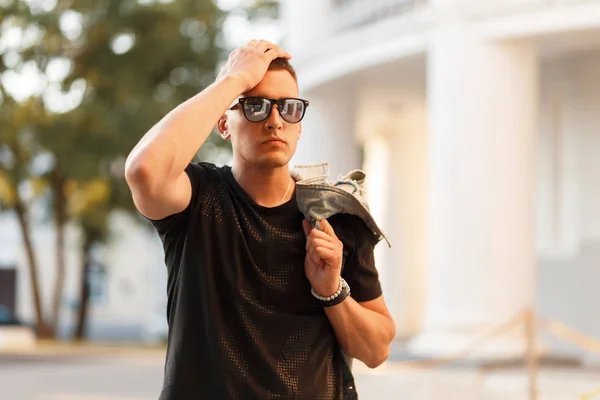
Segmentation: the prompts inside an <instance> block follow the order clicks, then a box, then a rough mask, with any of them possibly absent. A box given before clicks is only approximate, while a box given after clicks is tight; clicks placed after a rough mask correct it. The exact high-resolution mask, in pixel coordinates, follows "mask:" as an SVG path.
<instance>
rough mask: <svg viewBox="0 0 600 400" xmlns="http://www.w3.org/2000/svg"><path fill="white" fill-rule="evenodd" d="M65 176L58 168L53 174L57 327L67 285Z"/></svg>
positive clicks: (55, 317) (53, 307) (54, 303)
mask: <svg viewBox="0 0 600 400" xmlns="http://www.w3.org/2000/svg"><path fill="white" fill-rule="evenodd" d="M64 183H65V180H64V177H63V175H62V174H61V172H60V170H59V169H58V168H57V169H56V170H55V171H54V174H53V176H52V186H53V190H52V192H53V197H54V199H53V200H54V204H53V206H54V227H55V230H56V243H55V246H56V279H55V281H54V297H53V299H52V324H53V325H54V327H55V329H57V328H58V326H59V320H60V309H61V301H62V297H63V291H64V286H65V225H66V211H65V206H66V204H65V203H66V199H65V192H64Z"/></svg>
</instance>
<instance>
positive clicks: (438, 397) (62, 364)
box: [0, 343, 600, 400]
mask: <svg viewBox="0 0 600 400" xmlns="http://www.w3.org/2000/svg"><path fill="white" fill-rule="evenodd" d="M163 362H164V348H163V347H143V346H136V345H133V346H130V345H120V346H115V345H98V344H93V345H91V344H85V343H84V344H79V345H71V344H62V343H41V344H39V345H38V346H36V348H35V349H34V350H28V351H16V350H12V351H8V350H7V349H4V350H2V351H0V387H1V388H2V391H1V392H0V393H1V395H0V398H2V399H3V400H4V399H7V400H59V399H60V400H71V399H78V400H156V398H157V394H158V391H159V390H160V384H161V382H162V370H163ZM354 374H355V377H356V386H357V389H358V391H359V394H360V399H361V400H371V399H372V400H387V399H398V400H405V399H407V400H528V399H527V393H528V381H527V375H526V373H525V371H524V370H523V369H522V368H519V367H512V368H504V369H496V370H487V371H485V370H483V369H481V368H477V367H474V366H472V367H469V366H465V365H461V366H447V367H445V368H436V369H430V370H409V369H406V367H405V365H404V364H402V363H400V362H397V361H396V362H394V361H391V362H386V363H384V364H383V365H382V366H380V367H379V368H377V369H374V370H372V369H369V368H367V367H366V366H364V365H363V364H362V363H360V362H358V361H355V363H354ZM538 381H539V396H538V400H600V392H599V393H597V394H594V392H595V391H598V390H599V389H600V369H593V368H565V367H562V368H559V367H543V368H542V370H541V371H540V374H539V378H538ZM31 382H35V385H31ZM586 395H588V397H585V396H586Z"/></svg>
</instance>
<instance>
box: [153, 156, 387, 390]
mask: <svg viewBox="0 0 600 400" xmlns="http://www.w3.org/2000/svg"><path fill="white" fill-rule="evenodd" d="M186 173H187V174H188V176H189V177H190V180H191V184H192V198H191V201H190V204H189V206H188V207H187V208H186V209H185V210H184V211H182V212H180V213H178V214H175V215H171V216H169V217H167V218H165V219H162V220H160V221H152V223H153V225H154V226H155V227H156V229H157V231H158V233H159V235H160V238H161V240H162V242H163V247H164V251H165V263H166V265H167V269H168V287H167V293H168V303H167V321H168V324H169V338H168V348H167V357H166V363H165V376H164V383H163V389H162V393H161V396H160V400H187V399H190V400H191V399H193V400H198V399H261V400H264V399H310V400H319V399H323V400H325V399H326V400H331V399H340V398H342V368H343V365H344V364H343V363H344V359H343V356H342V353H341V350H340V348H339V345H338V343H337V340H336V337H335V335H334V332H333V329H332V327H331V325H330V323H329V320H328V319H327V316H326V315H325V312H324V310H323V308H322V306H321V305H320V304H319V302H318V300H316V299H315V298H313V297H312V295H311V292H310V283H309V281H308V279H307V278H306V275H305V273H304V257H305V254H306V251H305V244H306V238H305V235H304V233H303V230H302V220H303V218H304V217H303V215H302V213H301V212H300V211H299V209H298V205H297V203H296V199H295V195H294V196H293V197H292V199H291V200H290V201H288V202H286V203H285V204H282V205H280V206H277V207H273V208H267V207H262V206H260V205H257V204H256V203H254V202H253V201H252V200H251V199H250V197H249V196H248V195H247V194H246V193H245V192H244V191H243V189H242V188H241V187H240V186H239V184H238V183H237V181H236V180H235V178H234V177H233V175H232V173H231V168H230V167H227V166H225V167H216V166H214V165H213V164H209V163H198V164H190V165H189V166H188V167H187V168H186ZM329 221H330V223H331V225H332V226H333V228H334V229H335V232H336V234H337V236H338V237H339V238H340V240H341V241H342V242H343V244H344V257H343V259H344V269H343V272H342V276H343V277H344V279H346V281H347V282H348V284H349V286H350V288H351V293H352V294H351V295H352V297H353V298H354V299H355V300H356V301H359V302H360V301H368V300H373V299H375V298H377V297H379V296H380V295H381V286H380V284H379V278H378V274H377V270H376V269H375V266H374V261H373V247H374V244H375V243H374V240H373V238H372V236H371V234H370V232H369V230H368V228H367V227H366V225H365V224H364V223H363V221H362V220H361V219H360V218H358V217H355V216H351V215H347V214H340V215H336V216H333V217H331V218H330V219H329Z"/></svg>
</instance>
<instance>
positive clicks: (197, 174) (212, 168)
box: [185, 161, 231, 183]
mask: <svg viewBox="0 0 600 400" xmlns="http://www.w3.org/2000/svg"><path fill="white" fill-rule="evenodd" d="M230 171H231V167H230V166H228V165H223V166H220V167H219V166H217V165H215V164H214V163H211V162H206V161H197V162H191V163H189V164H188V166H187V167H186V169H185V172H186V173H187V174H188V176H189V178H190V180H191V181H192V183H194V182H198V183H209V182H214V181H225V180H226V179H227V175H228V174H230V173H231V172H230Z"/></svg>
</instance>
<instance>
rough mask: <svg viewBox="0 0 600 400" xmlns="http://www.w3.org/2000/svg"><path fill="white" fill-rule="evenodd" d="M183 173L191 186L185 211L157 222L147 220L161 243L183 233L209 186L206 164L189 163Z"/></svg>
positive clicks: (207, 165) (208, 166)
mask: <svg viewBox="0 0 600 400" xmlns="http://www.w3.org/2000/svg"><path fill="white" fill-rule="evenodd" d="M185 173H186V174H187V176H188V177H189V178H190V183H191V186H192V197H191V199H190V203H189V204H188V205H187V207H186V208H185V210H183V211H181V212H178V213H175V214H172V215H169V216H168V217H165V218H162V219H159V220H153V219H149V218H148V220H149V221H150V223H152V225H153V226H154V227H155V228H156V230H157V232H158V234H159V235H160V238H161V239H162V240H163V242H164V241H165V239H166V237H167V236H169V235H171V234H174V233H182V232H185V228H186V226H187V223H188V221H189V218H190V213H191V210H192V209H194V205H195V204H197V203H198V200H199V197H200V193H201V191H202V190H206V186H207V185H208V184H209V180H210V179H209V173H210V165H209V164H206V163H190V164H188V166H187V167H186V168H185Z"/></svg>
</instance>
